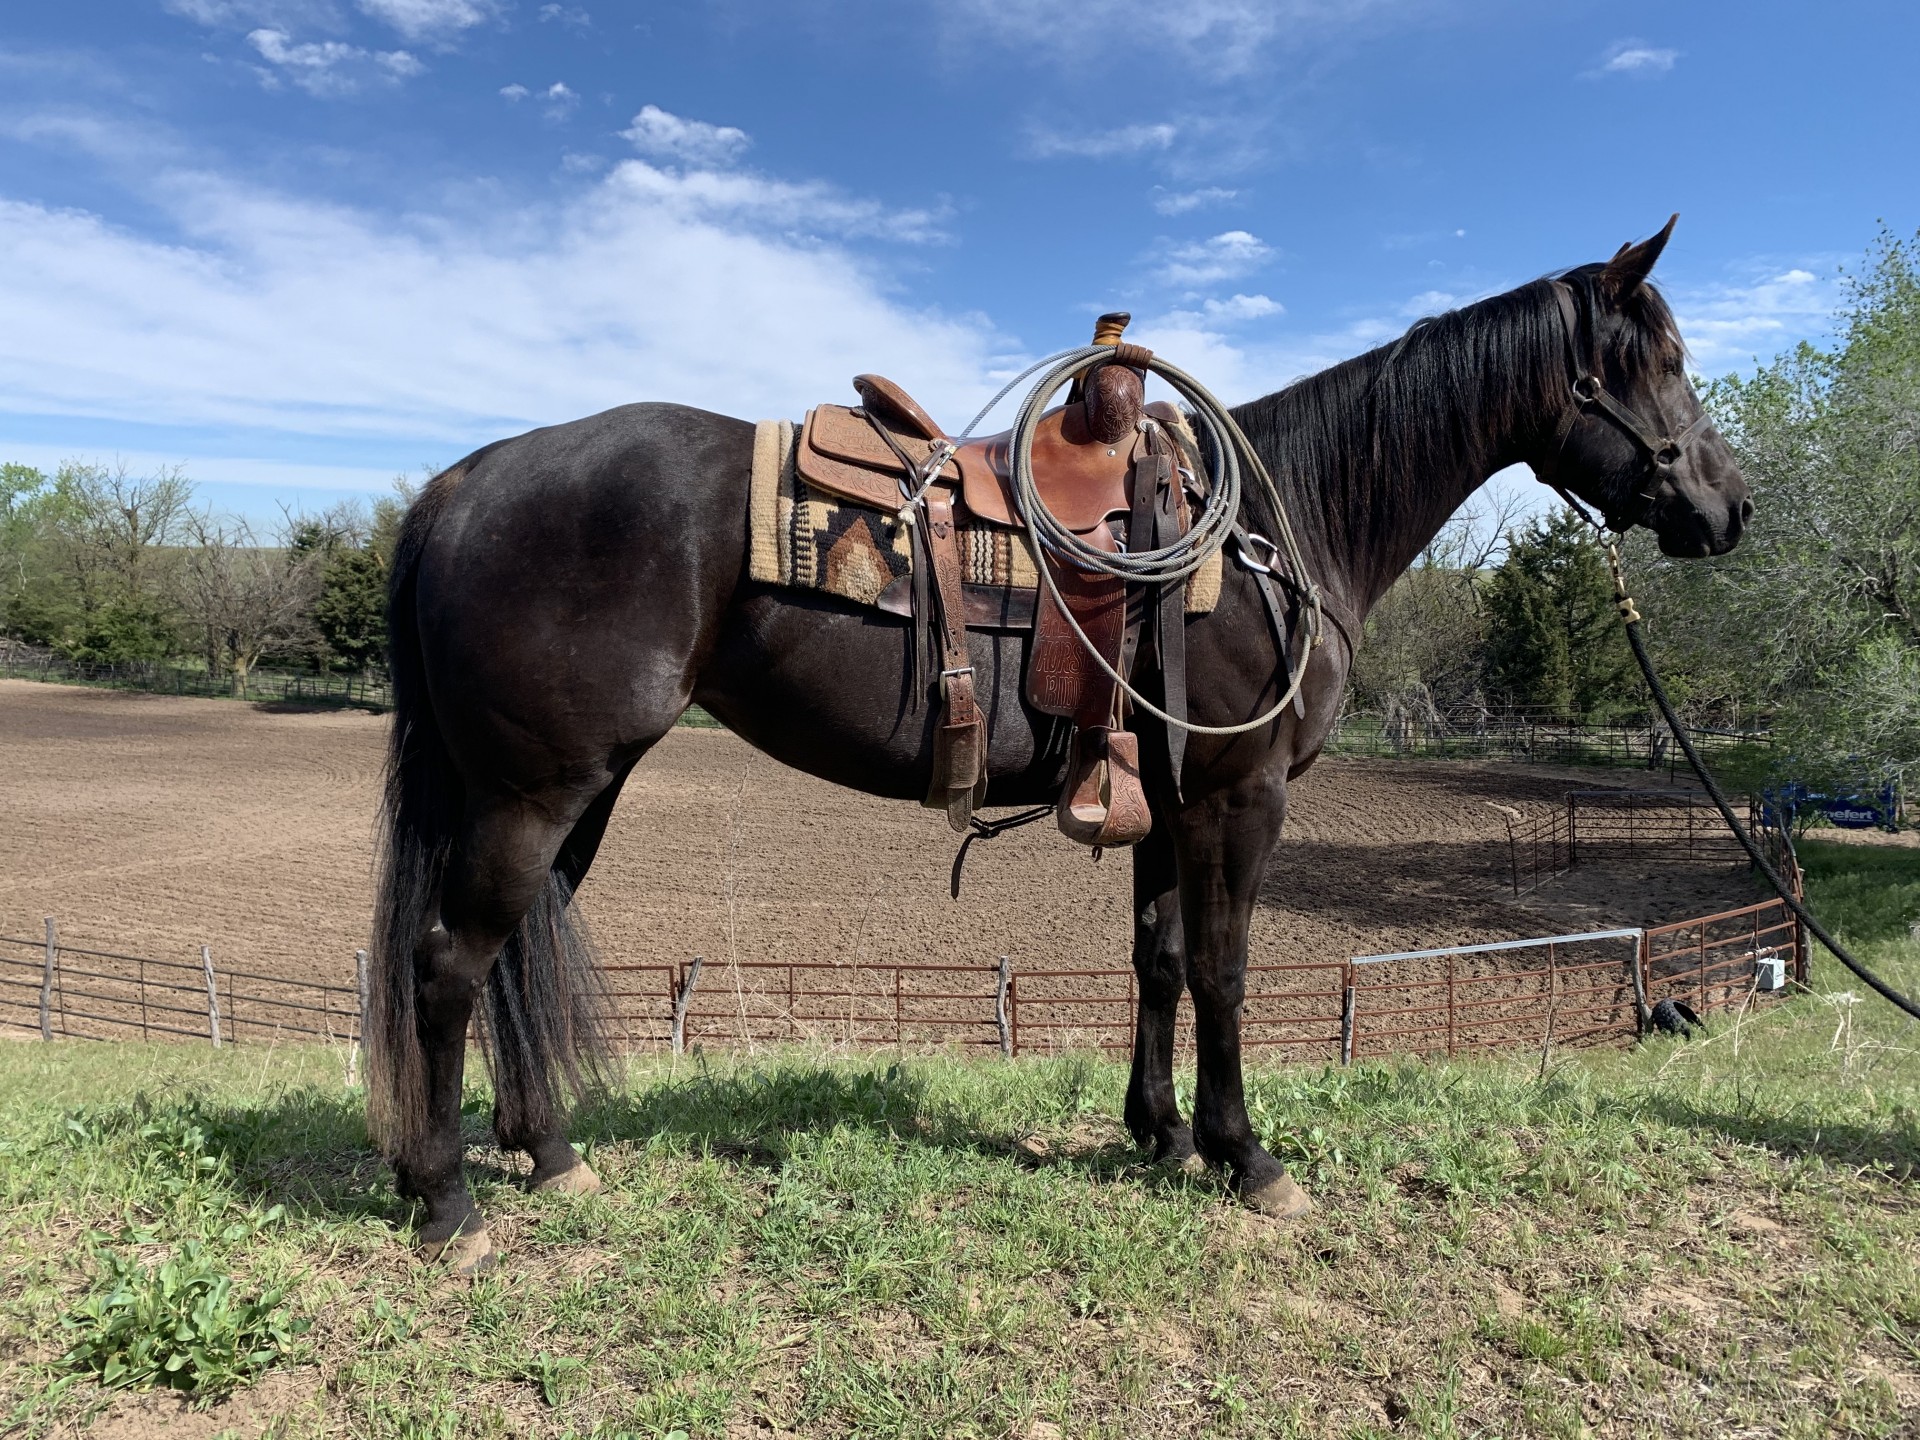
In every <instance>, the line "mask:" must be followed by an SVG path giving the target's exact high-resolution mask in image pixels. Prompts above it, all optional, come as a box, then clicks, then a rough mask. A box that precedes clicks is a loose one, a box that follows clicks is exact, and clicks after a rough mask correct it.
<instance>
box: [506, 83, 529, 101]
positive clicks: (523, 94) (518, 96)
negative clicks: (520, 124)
mask: <svg viewBox="0 0 1920 1440" xmlns="http://www.w3.org/2000/svg"><path fill="white" fill-rule="evenodd" d="M500 93H501V94H502V95H503V96H505V97H506V98H507V99H508V100H510V101H511V102H512V103H514V104H515V105H518V104H519V103H520V102H521V101H522V100H524V99H526V98H527V97H528V96H529V95H531V94H532V93H533V92H532V91H531V90H529V89H527V87H526V86H524V85H521V84H518V83H515V84H512V85H502V86H501V87H500Z"/></svg>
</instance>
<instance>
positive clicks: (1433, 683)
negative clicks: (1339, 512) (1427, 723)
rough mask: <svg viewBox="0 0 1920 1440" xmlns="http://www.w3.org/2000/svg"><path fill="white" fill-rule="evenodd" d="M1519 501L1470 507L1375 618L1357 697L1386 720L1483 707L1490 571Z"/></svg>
mask: <svg viewBox="0 0 1920 1440" xmlns="http://www.w3.org/2000/svg"><path fill="white" fill-rule="evenodd" d="M1518 505H1519V498H1518V497H1517V496H1506V497H1503V498H1501V499H1500V500H1498V501H1497V502H1494V503H1490V504H1469V505H1467V506H1466V507H1465V508H1463V509H1462V510H1461V511H1460V512H1459V513H1458V514H1456V515H1455V516H1454V517H1453V519H1451V520H1450V521H1448V522H1447V524H1446V526H1445V527H1444V528H1443V529H1442V530H1441V531H1440V533H1439V534H1438V535H1437V536H1435V537H1434V540H1433V543H1432V544H1431V545H1429V546H1428V547H1427V548H1426V550H1425V551H1423V552H1422V553H1421V556H1420V558H1419V559H1418V560H1417V561H1416V562H1414V565H1413V567H1412V568H1411V569H1410V570H1408V571H1407V573H1406V574H1405V575H1402V576H1401V577H1400V578H1399V579H1398V580H1396V581H1395V582H1394V584H1393V587H1392V588H1391V589H1389V590H1388V591H1387V593H1386V594H1385V595H1383V596H1381V597H1380V601H1379V603H1378V604H1376V605H1375V606H1374V607H1373V611H1372V613H1371V614H1369V615H1368V616H1367V628H1366V633H1365V636H1364V638H1363V639H1362V642H1361V645H1360V650H1359V653H1358V654H1357V655H1356V656H1355V657H1354V662H1353V693H1354V697H1355V698H1356V699H1357V700H1358V701H1359V703H1360V704H1362V705H1364V706H1366V707H1367V708H1369V709H1374V710H1379V711H1381V712H1382V713H1383V714H1384V713H1386V712H1389V711H1392V712H1396V713H1413V714H1419V713H1425V712H1433V711H1442V710H1448V709H1459V708H1462V707H1467V706H1476V705H1478V704H1480V703H1481V701H1482V695H1481V679H1482V675H1481V672H1482V668H1483V667H1482V659H1483V657H1482V650H1483V648H1484V645H1485V641H1486V616H1485V613H1484V610H1483V607H1482V605H1481V595H1480V592H1481V589H1482V587H1483V585H1484V584H1485V578H1486V573H1487V565H1488V564H1489V562H1490V561H1491V560H1492V558H1493V555H1494V552H1495V551H1496V550H1498V549H1499V547H1500V546H1501V545H1503V544H1504V543H1505V536H1506V532H1507V530H1508V529H1509V527H1510V526H1511V525H1512V523H1513V519H1514V514H1515V511H1516V509H1517V508H1518Z"/></svg>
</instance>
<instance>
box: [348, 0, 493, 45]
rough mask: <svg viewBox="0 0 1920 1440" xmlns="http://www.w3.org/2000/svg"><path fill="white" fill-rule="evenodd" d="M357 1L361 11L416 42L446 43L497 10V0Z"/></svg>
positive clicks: (489, 18)
mask: <svg viewBox="0 0 1920 1440" xmlns="http://www.w3.org/2000/svg"><path fill="white" fill-rule="evenodd" d="M358 4H359V6H360V10H361V12H362V13H363V14H367V15H371V16H372V17H373V18H374V19H376V20H383V21H385V22H386V23H387V24H389V25H391V26H392V27H393V28H394V29H396V30H398V31H399V32H400V33H401V35H403V36H404V37H405V38H407V39H408V40H416V41H418V40H425V41H439V42H445V41H448V40H451V39H452V38H453V37H455V36H457V35H459V34H460V32H461V31H463V30H471V29H472V28H473V27H474V26H476V25H484V24H485V23H486V22H487V21H489V20H492V19H494V18H495V17H496V16H497V15H499V13H500V6H499V5H498V4H497V3H496V0H358Z"/></svg>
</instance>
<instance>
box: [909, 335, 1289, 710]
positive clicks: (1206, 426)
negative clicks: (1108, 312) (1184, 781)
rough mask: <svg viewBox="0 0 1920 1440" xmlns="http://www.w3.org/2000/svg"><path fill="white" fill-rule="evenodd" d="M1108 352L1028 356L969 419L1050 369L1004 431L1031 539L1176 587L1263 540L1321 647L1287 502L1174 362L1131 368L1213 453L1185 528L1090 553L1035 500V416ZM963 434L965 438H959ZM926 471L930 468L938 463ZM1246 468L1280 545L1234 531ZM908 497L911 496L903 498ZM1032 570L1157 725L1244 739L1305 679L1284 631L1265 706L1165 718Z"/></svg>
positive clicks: (1216, 406)
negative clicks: (1153, 379) (1237, 719)
mask: <svg viewBox="0 0 1920 1440" xmlns="http://www.w3.org/2000/svg"><path fill="white" fill-rule="evenodd" d="M1113 354H1114V351H1113V347H1112V346H1110V345H1084V346H1081V347H1080V348H1078V349H1075V350H1063V351H1061V352H1060V353H1059V354H1058V355H1053V356H1049V357H1048V358H1047V359H1045V360H1040V361H1036V362H1035V363H1034V364H1033V365H1030V366H1028V367H1027V369H1026V370H1025V371H1023V372H1022V373H1021V374H1019V375H1016V376H1015V377H1014V378H1013V379H1012V380H1010V381H1009V382H1008V383H1007V384H1006V385H1005V386H1004V387H1003V388H1002V389H1001V391H1000V394H999V395H996V396H995V397H994V398H993V399H992V400H991V401H989V402H988V404H987V408H986V410H982V411H981V412H980V415H978V416H976V417H975V418H974V422H973V423H974V425H975V426H977V425H979V424H980V422H981V420H982V419H983V418H984V417H985V416H986V414H987V411H988V410H991V409H992V408H993V406H995V405H997V404H998V403H999V402H1000V401H1001V400H1002V399H1003V398H1004V397H1005V396H1006V395H1007V394H1008V392H1009V391H1011V390H1012V389H1013V388H1014V386H1016V385H1018V384H1019V383H1020V382H1021V381H1022V380H1025V379H1026V378H1027V376H1029V375H1032V374H1034V373H1035V372H1036V371H1039V370H1041V369H1042V368H1043V367H1048V368H1046V370H1045V373H1044V374H1042V375H1041V376H1040V378H1039V380H1037V381H1035V382H1034V386H1033V389H1032V390H1031V391H1030V392H1028V395H1027V398H1026V399H1025V400H1024V401H1023V402H1022V403H1021V406H1020V413H1019V415H1018V416H1017V418H1016V419H1015V420H1014V422H1013V432H1012V435H1011V456H1010V460H1009V467H1010V469H1011V472H1012V477H1011V485H1012V490H1013V503H1014V508H1015V510H1016V511H1017V512H1018V513H1019V516H1020V519H1021V521H1022V522H1023V523H1024V524H1025V525H1026V527H1027V531H1028V533H1029V534H1030V535H1032V536H1033V537H1034V539H1035V540H1036V541H1037V542H1038V544H1039V546H1040V548H1041V549H1042V550H1043V551H1044V552H1045V553H1046V554H1047V555H1051V556H1054V557H1056V558H1057V559H1058V560H1059V561H1060V563H1062V564H1066V565H1071V566H1073V567H1074V568H1075V569H1077V570H1083V571H1087V572H1089V573H1092V574H1097V575H1111V576H1115V577H1118V578H1119V579H1121V580H1124V581H1127V582H1128V583H1130V584H1140V585H1173V584H1182V583H1184V582H1185V581H1186V580H1187V578H1188V577H1189V576H1191V575H1193V574H1194V573H1195V572H1196V571H1198V570H1199V569H1200V567H1201V566H1203V565H1205V564H1206V563H1207V562H1208V561H1209V560H1211V559H1212V558H1213V557H1214V556H1215V555H1217V554H1219V553H1220V551H1221V550H1222V549H1223V548H1225V546H1226V543H1227V541H1228V540H1230V539H1234V538H1235V537H1236V535H1239V537H1240V544H1241V545H1242V546H1243V547H1244V545H1245V543H1246V541H1247V540H1254V541H1257V542H1264V543H1266V544H1268V545H1269V546H1270V547H1271V549H1273V550H1275V551H1277V552H1279V553H1280V554H1283V555H1285V556H1286V559H1287V563H1288V565H1289V566H1290V567H1291V568H1292V571H1293V576H1292V578H1293V581H1294V584H1295V585H1296V586H1297V588H1298V589H1299V590H1300V592H1301V595H1302V597H1303V599H1304V602H1305V616H1304V619H1305V625H1304V627H1303V633H1304V635H1305V637H1306V639H1307V649H1308V651H1309V652H1311V651H1312V650H1313V649H1314V648H1316V647H1318V646H1319V645H1320V643H1321V641H1322V640H1323V639H1324V636H1325V624H1324V614H1323V611H1322V601H1321V595H1320V587H1319V586H1318V585H1316V584H1314V583H1313V582H1312V580H1311V579H1309V578H1308V576H1307V566H1306V560H1305V558H1304V557H1303V556H1302V554H1301V553H1300V545H1299V542H1298V541H1297V540H1296V539H1295V538H1294V533H1293V525H1292V523H1291V522H1290V521H1289V520H1288V518H1287V507H1286V504H1285V502H1284V501H1283V500H1281V498H1280V491H1279V488H1278V487H1277V486H1275V484H1274V483H1273V477H1272V476H1271V475H1270V474H1269V473H1268V472H1267V467H1266V465H1265V464H1264V463H1262V461H1261V459H1260V455H1259V452H1258V451H1256V450H1255V449H1254V447H1253V442H1252V441H1250V440H1249V439H1248V438H1247V436H1246V433H1245V432H1244V431H1243V430H1241V428H1240V426H1239V424H1238V423H1237V422H1236V421H1235V420H1234V418H1233V416H1232V415H1231V414H1229V413H1228V411H1227V408H1226V406H1224V405H1222V404H1221V403H1220V402H1219V401H1218V400H1217V399H1215V398H1214V396H1213V395H1212V393H1211V392H1209V391H1208V390H1207V388H1206V387H1205V386H1204V385H1202V384H1201V383H1200V382H1199V381H1198V380H1195V379H1194V378H1193V377H1192V376H1191V375H1189V374H1187V373H1186V371H1184V370H1182V369H1180V368H1179V367H1178V366H1176V365H1171V364H1169V363H1168V362H1167V361H1165V360H1162V359H1160V358H1159V357H1158V356H1155V357H1153V358H1152V359H1150V360H1148V361H1147V362H1146V364H1145V366H1144V367H1136V368H1145V369H1147V370H1151V371H1152V372H1153V373H1154V374H1156V375H1158V376H1159V377H1160V378H1161V379H1163V380H1165V381H1166V382H1167V383H1168V384H1169V385H1171V386H1172V387H1173V388H1174V390H1175V391H1177V392H1178V393H1179V395H1180V396H1181V398H1182V399H1184V400H1186V401H1187V402H1188V403H1189V404H1190V405H1191V406H1192V407H1193V414H1194V418H1195V419H1196V420H1197V421H1198V422H1199V426H1200V429H1201V430H1202V431H1203V432H1204V435H1205V437H1206V441H1207V444H1206V446H1205V448H1206V450H1207V451H1208V452H1209V454H1210V456H1211V463H1210V472H1209V475H1208V482H1209V483H1208V485H1207V493H1206V497H1205V499H1204V502H1203V503H1202V505H1201V507H1200V513H1199V515H1198V517H1197V518H1196V519H1195V520H1194V523H1193V524H1192V526H1190V527H1189V528H1188V530H1187V531H1186V533H1185V534H1183V535H1181V536H1180V537H1179V538H1177V539H1176V540H1175V541H1174V542H1173V543H1172V544H1170V545H1167V546H1164V547H1163V548H1161V549H1157V550H1137V549H1130V550H1126V551H1121V552H1118V553H1112V552H1108V551H1105V550H1101V549H1098V548H1096V547H1095V546H1093V545H1091V544H1089V543H1088V542H1087V541H1085V540H1082V539H1081V538H1080V537H1079V536H1078V535H1076V534H1074V533H1073V531H1071V530H1069V529H1068V528H1067V527H1066V525H1065V524H1064V523H1062V522H1061V520H1060V519H1059V518H1058V517H1057V516H1056V515H1054V513H1053V512H1052V511H1051V510H1049V509H1048V508H1047V503H1046V501H1045V500H1044V499H1042V498H1041V496H1040V491H1039V488H1038V486H1037V485H1036V484H1035V482H1034V477H1033V437H1034V433H1035V432H1036V431H1037V430H1038V428H1039V425H1040V417H1041V416H1042V415H1043V414H1044V413H1045V412H1046V408H1047V402H1048V401H1050V400H1052V399H1053V397H1054V395H1055V394H1056V393H1058V391H1059V390H1060V389H1061V388H1062V387H1063V386H1065V385H1066V384H1067V383H1068V382H1069V381H1070V380H1072V379H1073V377H1074V376H1075V375H1077V374H1078V373H1079V372H1080V371H1082V370H1084V369H1086V368H1087V367H1088V365H1089V364H1090V363H1091V362H1096V361H1101V360H1109V361H1110V360H1112V359H1113ZM1130 363H1131V362H1130ZM1140 424H1141V427H1142V429H1143V431H1144V429H1145V428H1146V427H1149V426H1153V425H1157V424H1158V422H1157V421H1155V420H1153V419H1152V418H1151V417H1143V418H1142V420H1141V422H1140ZM972 429H973V427H972V426H969V427H968V434H971V433H972ZM961 438H962V439H963V440H964V439H965V438H966V436H962V437H961ZM935 453H936V454H939V451H937V450H936V452H935ZM932 460H933V457H932V456H930V457H929V463H930V464H931V462H932ZM940 463H942V464H944V463H945V457H944V456H941V460H940ZM1243 467H1244V468H1243ZM933 468H934V469H935V470H937V469H938V466H934V467H933ZM1247 473H1251V475H1252V477H1253V480H1254V482H1255V484H1256V485H1257V486H1258V487H1259V490H1260V492H1261V493H1262V494H1264V495H1265V497H1266V499H1267V502H1268V504H1269V505H1270V506H1271V507H1272V510H1273V515H1274V525H1275V528H1276V529H1277V530H1278V531H1279V535H1280V543H1279V544H1278V545H1273V543H1272V542H1271V541H1267V540H1266V537H1264V536H1258V535H1250V534H1242V533H1241V532H1240V530H1239V521H1240V501H1241V498H1242V496H1243V494H1244V492H1245V484H1246V481H1245V476H1246V474H1247ZM1176 483H1177V481H1176ZM923 488H924V487H923ZM912 498H913V497H911V496H910V497H909V503H911V499H912ZM1137 538H1138V537H1136V536H1132V535H1129V536H1128V537H1127V539H1128V542H1129V543H1130V544H1131V543H1133V542H1134V541H1135V540H1136V539H1137ZM1244 558H1245V559H1246V560H1247V561H1248V562H1251V563H1252V564H1255V565H1257V564H1259V562H1257V561H1254V559H1253V557H1252V556H1251V555H1247V556H1245V557H1244ZM1038 568H1039V571H1040V581H1041V583H1042V584H1043V585H1045V586H1046V587H1047V593H1048V594H1049V595H1051V596H1052V597H1053V602H1054V604H1055V606H1057V607H1058V609H1059V612H1060V615H1061V617H1062V618H1063V619H1065V620H1066V622H1067V625H1068V628H1069V629H1071V630H1072V632H1073V635H1074V638H1075V639H1077V640H1078V641H1079V642H1080V644H1081V646H1082V647H1083V648H1084V649H1085V650H1086V652H1087V654H1089V655H1090V656H1092V657H1093V660H1094V663H1095V664H1097V665H1098V666H1099V667H1100V669H1101V670H1102V671H1104V672H1105V674H1106V676H1107V678H1108V679H1109V680H1111V681H1113V683H1114V684H1115V685H1117V686H1118V687H1119V688H1120V689H1121V691H1122V692H1123V693H1125V695H1126V696H1127V698H1128V699H1129V700H1131V701H1132V702H1133V704H1134V705H1135V706H1136V707H1138V708H1139V709H1141V710H1144V711H1146V712H1147V713H1148V714H1149V715H1152V716H1155V717H1156V718H1158V719H1159V720H1160V722H1161V723H1162V724H1165V725H1172V726H1174V727H1176V728H1177V729H1181V730H1186V731H1189V732H1191V733H1193V734H1195V735H1244V734H1246V733H1247V732H1248V731H1251V730H1259V729H1262V728H1264V727H1265V726H1267V725H1271V724H1272V723H1273V722H1274V721H1275V720H1278V719H1279V718H1280V716H1281V715H1282V714H1283V713H1284V712H1285V711H1286V708H1287V707H1288V706H1289V705H1291V704H1292V703H1293V700H1294V697H1295V696H1296V695H1297V694H1299V692H1300V686H1301V684H1302V682H1303V681H1304V680H1305V679H1306V673H1307V667H1306V664H1305V663H1304V659H1303V660H1302V662H1301V663H1299V664H1295V662H1294V657H1293V655H1292V654H1291V653H1290V647H1289V645H1288V642H1287V637H1286V636H1285V635H1284V634H1282V635H1279V636H1277V637H1275V646H1276V649H1277V650H1278V652H1279V662H1280V665H1281V667H1283V668H1284V670H1285V672H1286V675H1287V682H1288V683H1287V686H1286V690H1285V693H1284V694H1282V695H1281V697H1280V699H1279V701H1278V702H1277V703H1276V704H1275V705H1274V706H1273V708H1272V709H1270V710H1268V711H1267V712H1266V713H1264V714H1262V715H1258V716H1256V717H1254V718H1253V719H1251V720H1247V721H1243V722H1242V723H1240V724H1238V725H1198V724H1195V723H1194V722H1193V721H1191V720H1183V719H1181V718H1180V717H1178V716H1175V715H1169V714H1168V713H1167V712H1166V711H1165V710H1163V709H1161V708H1160V707H1159V706H1158V705H1156V704H1154V703H1153V702H1152V701H1151V700H1149V699H1148V698H1147V697H1146V696H1144V695H1142V694H1141V693H1140V692H1139V691H1138V690H1136V689H1135V688H1134V687H1133V686H1132V685H1131V684H1129V683H1128V681H1127V677H1126V676H1124V675H1122V674H1121V673H1120V672H1119V670H1117V669H1116V668H1114V666H1113V665H1112V664H1111V663H1110V662H1109V661H1108V659H1107V657H1106V656H1105V655H1103V654H1101V653H1100V648H1099V646H1097V645H1095V644H1094V643H1093V641H1092V640H1091V639H1089V638H1088V636H1087V632H1086V631H1085V630H1083V629H1082V628H1081V627H1080V622H1079V621H1078V620H1076V619H1075V618H1074V615H1073V611H1072V610H1070V609H1069V608H1068V607H1067V602H1066V599H1065V597H1064V596H1062V595H1061V593H1060V585H1059V582H1058V581H1057V580H1056V579H1055V578H1054V575H1053V567H1052V566H1051V565H1049V564H1047V563H1045V560H1044V557H1042V563H1041V564H1040V566H1039V567H1038Z"/></svg>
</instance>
